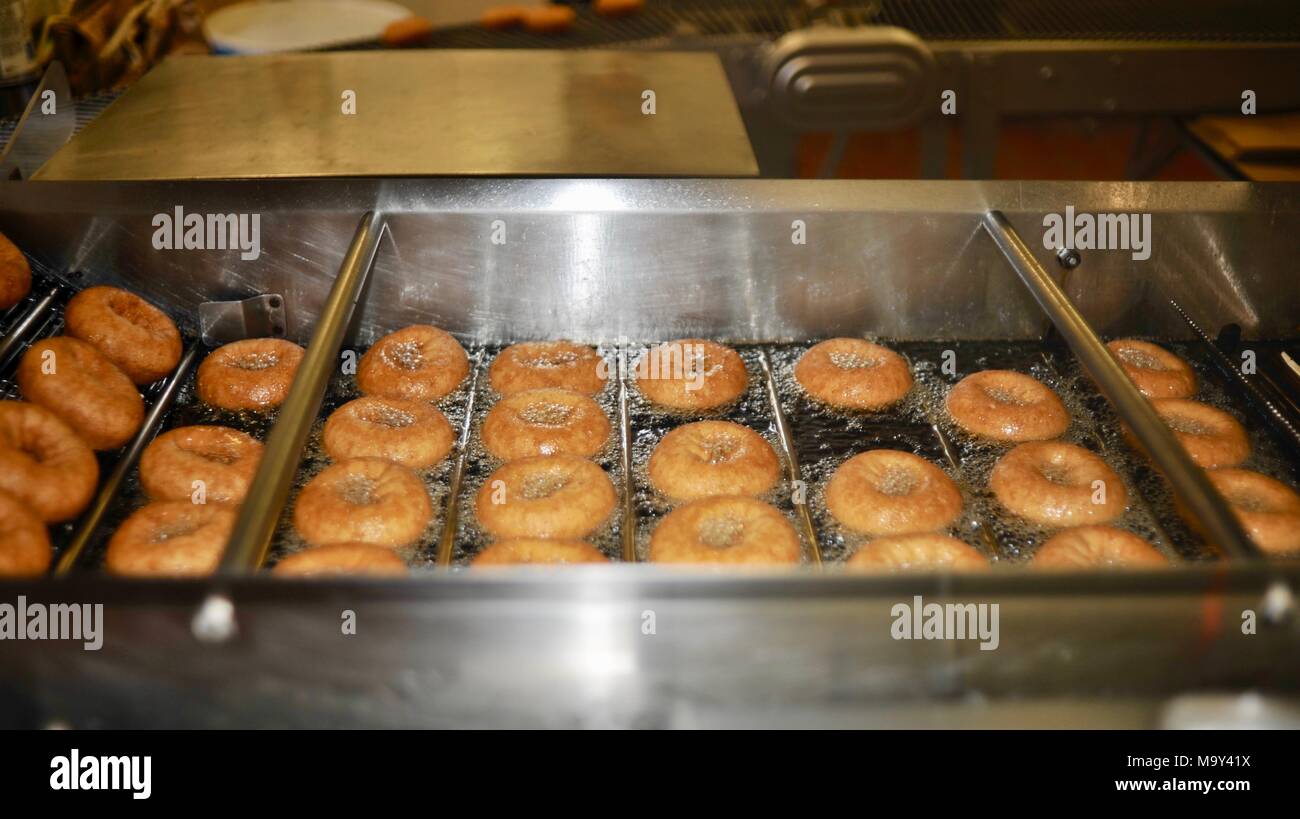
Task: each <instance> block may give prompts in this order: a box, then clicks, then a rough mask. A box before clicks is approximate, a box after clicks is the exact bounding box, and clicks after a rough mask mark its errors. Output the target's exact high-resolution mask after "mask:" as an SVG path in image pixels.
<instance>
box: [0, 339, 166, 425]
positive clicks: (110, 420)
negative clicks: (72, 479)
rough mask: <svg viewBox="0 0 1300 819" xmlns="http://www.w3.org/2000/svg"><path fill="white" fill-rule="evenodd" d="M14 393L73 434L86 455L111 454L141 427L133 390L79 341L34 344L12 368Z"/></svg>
mask: <svg viewBox="0 0 1300 819" xmlns="http://www.w3.org/2000/svg"><path fill="white" fill-rule="evenodd" d="M18 388H19V389H20V390H22V393H23V397H24V398H26V399H27V400H28V401H31V402H32V403H34V404H40V405H41V406H43V407H45V408H46V409H48V410H49V411H50V412H52V413H54V414H55V415H57V416H59V418H61V419H63V421H65V422H66V423H67V424H68V426H70V427H72V428H73V429H74V430H76V432H77V434H78V435H80V436H81V439H82V440H83V441H85V442H86V443H87V444H89V445H90V448H91V449H117V448H118V447H120V446H122V445H123V444H125V443H126V442H127V441H129V440H131V436H132V435H135V433H136V431H137V430H139V429H140V424H142V423H143V422H144V399H142V398H141V397H140V393H139V391H137V390H136V388H135V384H133V383H132V382H131V379H130V378H127V377H126V374H125V373H123V372H122V371H121V370H119V369H118V368H117V367H116V366H115V365H114V364H113V362H111V361H109V360H108V359H107V358H105V357H104V356H103V354H102V353H100V352H99V351H98V350H96V349H95V348H94V347H92V346H90V345H89V344H87V343H86V342H84V341H80V340H78V339H75V338H69V337H67V336H57V337H55V338H47V339H43V340H41V341H38V342H36V343H35V344H33V345H32V346H31V347H30V348H28V350H27V352H26V353H25V354H24V355H23V359H22V361H21V362H20V363H19V364H18Z"/></svg>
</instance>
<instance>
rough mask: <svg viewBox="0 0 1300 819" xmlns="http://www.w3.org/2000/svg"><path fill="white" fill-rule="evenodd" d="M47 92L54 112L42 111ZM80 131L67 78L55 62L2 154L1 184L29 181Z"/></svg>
mask: <svg viewBox="0 0 1300 819" xmlns="http://www.w3.org/2000/svg"><path fill="white" fill-rule="evenodd" d="M47 92H53V94H54V98H53V100H52V102H53V104H54V110H53V111H52V112H50V111H47V110H43V109H44V106H45V105H46V104H47V102H48V101H47V99H46V97H47ZM76 130H77V106H76V105H75V104H74V103H73V101H72V90H71V89H70V88H69V87H68V75H67V74H66V73H65V72H64V70H63V64H62V63H60V62H58V61H57V60H55V61H54V62H51V63H50V65H49V67H48V68H46V69H45V76H44V77H42V78H41V81H40V83H39V84H38V85H37V86H36V90H35V92H34V93H33V94H32V98H31V100H30V101H29V102H28V103H27V109H26V110H25V111H23V115H22V118H21V119H19V120H18V124H17V125H16V126H15V127H14V132H13V134H12V135H11V136H10V137H9V143H8V144H7V145H6V146H5V149H4V153H2V154H0V181H4V180H12V179H30V178H32V176H33V175H35V173H36V172H37V171H38V170H40V168H41V166H42V165H44V164H45V163H46V161H48V160H49V158H50V157H52V156H54V153H55V152H56V151H58V150H59V149H60V148H62V147H63V145H64V143H66V142H67V141H68V140H69V139H70V138H71V137H72V135H73V133H74V132H76Z"/></svg>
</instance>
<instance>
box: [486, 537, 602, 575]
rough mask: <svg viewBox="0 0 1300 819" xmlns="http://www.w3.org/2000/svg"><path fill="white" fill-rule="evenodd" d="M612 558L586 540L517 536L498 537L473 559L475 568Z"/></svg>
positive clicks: (596, 561) (588, 561)
mask: <svg viewBox="0 0 1300 819" xmlns="http://www.w3.org/2000/svg"><path fill="white" fill-rule="evenodd" d="M608 562H609V558H607V557H605V555H603V554H601V552H600V550H599V549H597V548H596V547H595V546H592V545H591V544H590V543H588V542H587V541H585V540H549V539H546V538H539V537H517V538H511V539H510V540H498V541H497V542H496V543H493V544H492V545H491V546H489V547H487V548H486V549H484V550H483V551H481V552H479V553H478V555H477V556H476V557H475V558H474V559H473V560H472V561H470V565H471V566H474V567H476V568H480V567H483V566H513V565H518V564H520V563H608Z"/></svg>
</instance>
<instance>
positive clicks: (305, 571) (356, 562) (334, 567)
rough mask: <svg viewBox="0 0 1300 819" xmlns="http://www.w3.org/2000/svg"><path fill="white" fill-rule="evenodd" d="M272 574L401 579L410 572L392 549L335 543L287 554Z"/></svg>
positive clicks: (364, 544) (365, 544)
mask: <svg viewBox="0 0 1300 819" xmlns="http://www.w3.org/2000/svg"><path fill="white" fill-rule="evenodd" d="M271 573H272V574H275V575H279V576H281V577H323V576H330V575H368V576H372V577H399V576H401V575H405V574H407V573H408V570H407V568H406V562H405V561H404V560H402V559H401V558H400V557H398V556H397V555H396V554H395V553H394V552H393V550H392V549H388V548H385V547H383V546H374V545H372V544H369V543H333V544H330V545H329V546H312V547H311V548H308V549H303V550H302V551H300V552H294V553H293V554H291V555H285V556H284V557H283V558H281V559H280V562H279V563H276V564H275V568H274V569H272V570H271Z"/></svg>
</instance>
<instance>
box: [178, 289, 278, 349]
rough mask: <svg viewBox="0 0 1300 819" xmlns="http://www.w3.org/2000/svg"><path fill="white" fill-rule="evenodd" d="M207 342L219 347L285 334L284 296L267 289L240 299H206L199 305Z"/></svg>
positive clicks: (200, 323)
mask: <svg viewBox="0 0 1300 819" xmlns="http://www.w3.org/2000/svg"><path fill="white" fill-rule="evenodd" d="M198 312H199V329H200V333H201V335H202V338H203V343H204V344H206V345H208V346H209V347H219V346H221V345H222V344H229V343H230V342H232V341H239V340H240V339H243V338H267V337H269V336H275V337H279V336H283V335H284V328H285V327H286V326H287V324H286V321H285V314H284V296H282V295H280V294H279V293H266V294H263V295H260V296H253V297H252V298H247V299H240V300H238V301H205V302H203V303H202V304H200V305H199V311H198Z"/></svg>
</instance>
